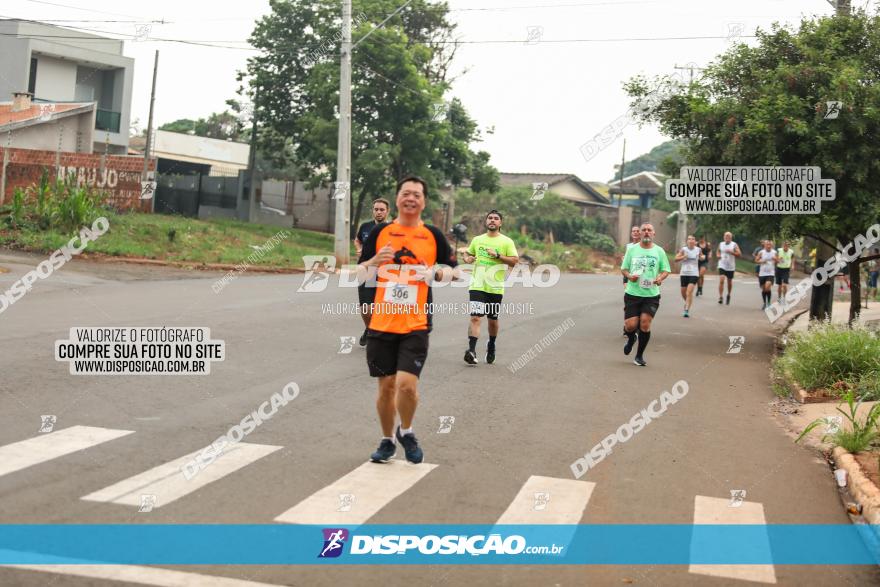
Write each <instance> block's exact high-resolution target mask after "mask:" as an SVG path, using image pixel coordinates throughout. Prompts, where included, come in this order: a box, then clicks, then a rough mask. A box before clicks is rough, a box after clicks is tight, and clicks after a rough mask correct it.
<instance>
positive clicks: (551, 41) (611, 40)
mask: <svg viewBox="0 0 880 587" xmlns="http://www.w3.org/2000/svg"><path fill="white" fill-rule="evenodd" d="M81 30H84V31H85V30H87V29H81ZM94 32H103V33H104V34H110V35H121V36H124V37H129V38H131V39H133V38H135V37H136V36H137V35H129V34H126V33H116V32H112V31H94ZM0 35H3V36H8V37H10V36H11V37H18V38H23V39H26V38H40V39H79V40H81V41H107V40H110V41H125V40H129V39H93V38H89V37H80V36H75V35H74V36H69V35H42V34H24V35H21V34H17V33H0ZM755 37H756V35H739V38H755ZM727 38H729V37H728V36H727V35H707V36H680V37H617V38H614V37H612V38H597V39H543V38H542V39H541V40H540V41H539V42H538V43H534V44H535V45H540V44H543V43H547V44H559V43H621V42H626V43H628V42H643V41H644V42H649V41H707V40H718V39H727ZM147 40H149V41H155V42H162V43H183V44H189V45H200V46H203V47H216V48H219V49H239V50H245V51H260V50H261V49H258V48H256V47H253V46H251V47H231V46H227V45H217V44H216V43H248V41H229V40H206V41H197V40H192V39H163V38H158V37H148V39H147ZM523 43H525V40H524V39H483V40H479V41H467V40H455V41H432V42H431V44H432V45H500V44H523ZM415 44H419V45H422V44H425V43H415Z"/></svg>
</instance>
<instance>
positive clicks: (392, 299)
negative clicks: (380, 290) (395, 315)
mask: <svg viewBox="0 0 880 587" xmlns="http://www.w3.org/2000/svg"><path fill="white" fill-rule="evenodd" d="M418 291H419V287H418V286H417V285H405V284H403V283H395V284H394V285H390V284H389V285H388V286H387V287H386V288H385V298H384V299H385V302H386V303H389V304H402V305H405V306H415V305H416V303H417V302H418V299H417V298H418Z"/></svg>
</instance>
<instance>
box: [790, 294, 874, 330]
mask: <svg viewBox="0 0 880 587" xmlns="http://www.w3.org/2000/svg"><path fill="white" fill-rule="evenodd" d="M848 319H849V302H848V301H847V302H837V301H835V302H834V306H832V308H831V323H832V324H846V321H847V320H848ZM809 324H810V313H809V312H804V313H803V314H801V315H800V316H798V317H797V319H795V321H794V322H792V324H791V326H790V327H789V328H788V331H789V332H806V330H807V327H808V326H809ZM859 324H860V325H862V326H865V327H867V328H869V329H871V330H880V302H868V308H867V309H866V308H865V307H864V306H863V307H862V312H861V314H859Z"/></svg>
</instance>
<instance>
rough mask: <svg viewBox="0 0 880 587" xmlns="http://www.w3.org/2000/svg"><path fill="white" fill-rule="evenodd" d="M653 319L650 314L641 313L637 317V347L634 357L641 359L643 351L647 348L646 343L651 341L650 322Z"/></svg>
mask: <svg viewBox="0 0 880 587" xmlns="http://www.w3.org/2000/svg"><path fill="white" fill-rule="evenodd" d="M653 321H654V317H653V316H651V315H650V314H645V313H642V314H641V316H639V346H638V348H637V349H636V357H643V356H644V352H645V349H646V348H648V341H649V340H651V322H653Z"/></svg>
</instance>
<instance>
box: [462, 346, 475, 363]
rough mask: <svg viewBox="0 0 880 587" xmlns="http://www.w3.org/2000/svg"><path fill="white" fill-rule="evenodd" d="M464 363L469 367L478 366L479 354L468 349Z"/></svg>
mask: <svg viewBox="0 0 880 587" xmlns="http://www.w3.org/2000/svg"><path fill="white" fill-rule="evenodd" d="M464 362H465V363H467V364H468V365H476V364H477V353H475V352H474V351H472V350H471V349H468V350H466V351H465V352H464Z"/></svg>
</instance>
